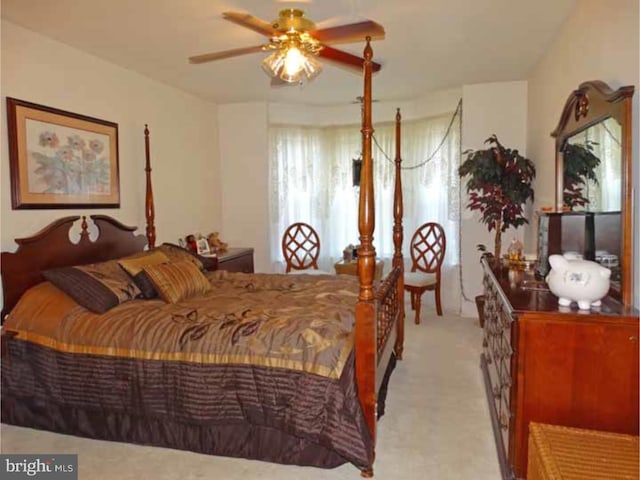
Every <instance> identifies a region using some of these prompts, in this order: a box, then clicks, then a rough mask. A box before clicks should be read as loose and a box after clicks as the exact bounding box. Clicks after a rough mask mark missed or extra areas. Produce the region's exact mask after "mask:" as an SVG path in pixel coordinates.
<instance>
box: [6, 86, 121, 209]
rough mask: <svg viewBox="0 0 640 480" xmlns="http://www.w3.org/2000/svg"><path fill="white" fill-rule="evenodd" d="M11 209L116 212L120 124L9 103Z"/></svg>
mask: <svg viewBox="0 0 640 480" xmlns="http://www.w3.org/2000/svg"><path fill="white" fill-rule="evenodd" d="M7 129H8V133H9V163H10V173H11V206H12V208H13V209H35V208H119V207H120V181H119V172H118V124H117V123H113V122H108V121H105V120H100V119H97V118H91V117H87V116H84V115H79V114H77V113H71V112H65V111H63V110H58V109H55V108H51V107H45V106H43V105H37V104H35V103H30V102H25V101H23V100H17V99H15V98H9V97H7Z"/></svg>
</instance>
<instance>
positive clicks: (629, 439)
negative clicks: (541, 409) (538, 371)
mask: <svg viewBox="0 0 640 480" xmlns="http://www.w3.org/2000/svg"><path fill="white" fill-rule="evenodd" d="M638 448H639V443H638V437H635V436H632V435H623V434H619V433H609V432H598V431H594V430H582V429H578V428H569V427H560V426H556V425H545V424H542V423H531V424H530V425H529V463H528V469H527V480H632V479H638V478H639V475H638V469H639V468H640V465H639V463H638Z"/></svg>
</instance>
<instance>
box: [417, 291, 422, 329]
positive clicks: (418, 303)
mask: <svg viewBox="0 0 640 480" xmlns="http://www.w3.org/2000/svg"><path fill="white" fill-rule="evenodd" d="M421 303H422V295H418V294H416V325H420V304H421Z"/></svg>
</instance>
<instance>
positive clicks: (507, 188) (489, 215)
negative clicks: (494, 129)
mask: <svg viewBox="0 0 640 480" xmlns="http://www.w3.org/2000/svg"><path fill="white" fill-rule="evenodd" d="M484 143H488V144H489V145H491V146H490V147H489V148H487V149H485V150H475V151H474V150H467V151H466V152H464V153H465V154H466V155H467V158H466V160H465V161H464V163H463V164H462V165H460V168H459V169H458V174H459V175H460V177H466V176H469V180H468V181H467V193H468V194H469V203H468V204H467V208H469V210H478V211H479V212H480V214H481V215H482V223H484V224H485V225H487V228H488V229H489V231H490V232H491V231H492V230H495V231H496V237H495V243H494V254H495V256H496V257H498V258H499V257H500V250H501V247H502V232H504V231H506V230H507V229H508V228H509V227H516V228H517V227H519V226H521V225H524V224H525V223H529V222H528V221H527V219H526V217H525V216H524V205H525V203H526V202H527V200H529V199H532V200H533V188H531V183H532V182H533V179H534V178H535V176H536V169H535V167H534V165H533V162H532V161H531V160H529V159H527V158H525V157H523V156H522V155H520V153H519V152H518V150H514V149H511V148H505V147H504V146H503V145H502V144H501V143H500V142H499V141H498V137H496V135H495V134H494V135H491V136H490V137H489V138H487V139H486V140H485V142H484Z"/></svg>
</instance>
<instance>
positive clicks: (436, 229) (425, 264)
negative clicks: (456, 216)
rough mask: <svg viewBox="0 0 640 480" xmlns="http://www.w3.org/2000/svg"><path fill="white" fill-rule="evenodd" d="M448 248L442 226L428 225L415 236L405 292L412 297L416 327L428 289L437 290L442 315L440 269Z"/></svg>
mask: <svg viewBox="0 0 640 480" xmlns="http://www.w3.org/2000/svg"><path fill="white" fill-rule="evenodd" d="M446 249H447V239H446V237H445V234H444V229H443V228H442V226H441V225H440V224H439V223H435V222H429V223H425V224H424V225H421V226H420V227H419V228H418V229H417V230H416V232H415V233H414V234H413V237H411V246H410V250H411V272H407V273H405V274H404V289H405V290H406V291H407V292H409V293H410V294H411V309H412V310H415V312H416V316H415V322H416V324H419V323H420V304H421V297H422V294H423V293H424V292H426V291H427V290H435V295H436V311H437V312H438V315H439V316H442V304H441V302H440V267H441V266H442V262H443V260H444V254H445V251H446Z"/></svg>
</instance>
